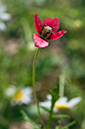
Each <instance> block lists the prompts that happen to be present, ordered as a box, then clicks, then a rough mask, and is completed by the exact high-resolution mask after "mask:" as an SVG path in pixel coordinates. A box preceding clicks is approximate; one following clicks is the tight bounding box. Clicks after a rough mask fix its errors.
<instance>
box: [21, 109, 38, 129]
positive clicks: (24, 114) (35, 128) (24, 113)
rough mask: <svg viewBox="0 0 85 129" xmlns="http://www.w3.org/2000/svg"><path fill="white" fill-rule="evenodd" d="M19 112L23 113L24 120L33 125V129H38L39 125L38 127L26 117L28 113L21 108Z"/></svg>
mask: <svg viewBox="0 0 85 129" xmlns="http://www.w3.org/2000/svg"><path fill="white" fill-rule="evenodd" d="M21 113H22V114H23V117H24V119H25V120H26V121H28V122H29V123H31V124H32V125H33V126H34V128H33V129H40V127H39V126H38V125H37V124H35V123H34V122H33V121H32V120H31V119H30V118H29V117H28V115H27V114H26V112H25V111H23V110H21Z"/></svg>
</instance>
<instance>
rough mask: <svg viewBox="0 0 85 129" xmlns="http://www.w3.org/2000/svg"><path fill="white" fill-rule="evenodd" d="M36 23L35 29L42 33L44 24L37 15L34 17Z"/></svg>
mask: <svg viewBox="0 0 85 129" xmlns="http://www.w3.org/2000/svg"><path fill="white" fill-rule="evenodd" d="M34 23H35V28H36V30H37V32H38V33H40V32H41V29H42V23H41V20H40V18H39V17H38V15H37V14H35V16H34Z"/></svg>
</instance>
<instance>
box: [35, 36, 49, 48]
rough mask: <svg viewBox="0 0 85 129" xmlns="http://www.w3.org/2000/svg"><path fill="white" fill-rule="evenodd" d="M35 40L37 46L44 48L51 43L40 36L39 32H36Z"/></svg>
mask: <svg viewBox="0 0 85 129" xmlns="http://www.w3.org/2000/svg"><path fill="white" fill-rule="evenodd" d="M33 38H34V41H35V47H40V48H44V47H47V46H48V45H49V42H48V41H46V40H44V39H42V38H41V37H40V35H38V34H34V37H33Z"/></svg>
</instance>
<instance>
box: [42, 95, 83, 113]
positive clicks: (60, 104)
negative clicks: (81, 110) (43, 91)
mask: <svg viewBox="0 0 85 129" xmlns="http://www.w3.org/2000/svg"><path fill="white" fill-rule="evenodd" d="M47 99H48V100H46V101H44V102H40V106H43V107H46V108H48V109H50V108H51V99H52V97H51V95H47ZM67 100H68V98H67V97H62V98H59V99H58V100H57V101H56V102H55V104H54V109H53V110H54V112H57V111H58V110H60V109H69V108H72V107H74V106H75V105H77V104H78V103H79V102H80V101H81V97H76V98H73V99H71V100H70V101H67Z"/></svg>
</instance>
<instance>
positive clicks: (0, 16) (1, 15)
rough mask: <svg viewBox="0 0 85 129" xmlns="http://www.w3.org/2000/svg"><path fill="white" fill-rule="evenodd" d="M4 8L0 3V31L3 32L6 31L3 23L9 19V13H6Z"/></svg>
mask: <svg viewBox="0 0 85 129" xmlns="http://www.w3.org/2000/svg"><path fill="white" fill-rule="evenodd" d="M6 10H7V9H6V6H4V5H3V4H2V3H1V2H0V30H1V31H4V30H6V25H5V23H4V22H3V21H8V20H10V18H11V15H10V14H9V13H6V12H5V11H6Z"/></svg>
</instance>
